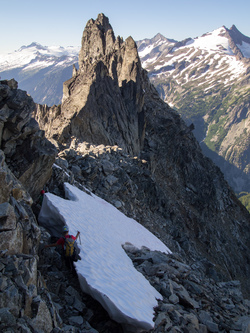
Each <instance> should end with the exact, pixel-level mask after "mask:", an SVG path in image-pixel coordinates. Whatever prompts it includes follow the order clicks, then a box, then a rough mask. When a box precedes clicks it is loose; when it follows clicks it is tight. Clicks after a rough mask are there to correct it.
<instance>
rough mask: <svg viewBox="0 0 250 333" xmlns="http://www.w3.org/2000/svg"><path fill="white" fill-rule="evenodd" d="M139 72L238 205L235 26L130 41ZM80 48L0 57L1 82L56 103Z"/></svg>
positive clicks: (244, 147) (248, 71)
mask: <svg viewBox="0 0 250 333" xmlns="http://www.w3.org/2000/svg"><path fill="white" fill-rule="evenodd" d="M137 46H138V52H139V56H140V58H141V61H142V66H143V67H144V68H145V69H146V70H147V71H148V73H149V78H150V81H151V82H152V83H153V84H154V85H155V87H156V89H157V91H158V93H159V94H160V96H161V98H162V99H163V100H164V101H165V102H166V103H168V104H169V105H170V106H171V107H173V108H174V109H175V110H177V111H178V112H179V113H180V114H181V115H182V117H183V119H184V120H185V121H186V123H187V124H188V125H190V124H192V123H193V124H194V135H195V136H196V138H197V140H198V141H199V142H200V145H201V147H202V150H203V152H204V154H205V155H206V156H208V157H210V158H211V159H212V160H213V161H214V162H215V164H217V165H218V166H219V167H220V169H221V170H222V172H223V173H224V175H225V178H226V180H227V181H228V182H229V184H230V185H231V186H232V188H233V189H234V191H235V192H236V193H237V194H238V195H239V196H241V200H242V202H244V204H245V205H246V206H247V205H249V202H248V199H247V198H248V196H249V195H248V196H247V193H248V192H250V139H249V137H250V134H249V132H250V123H249V122H250V120H249V119H250V116H249V113H250V59H249V58H250V38H249V37H246V36H244V35H243V34H242V33H241V32H239V31H238V30H237V28H236V27H235V26H232V27H231V29H227V28H226V27H224V26H223V27H221V28H219V29H217V30H214V31H212V32H210V33H206V34H204V35H203V36H201V37H197V38H194V39H192V38H187V39H185V40H183V41H180V42H179V41H176V40H172V39H168V38H165V37H164V36H162V35H161V34H157V35H156V36H155V37H154V38H152V39H144V40H141V41H138V42H137ZM79 50H80V47H68V48H63V47H56V46H52V47H47V46H42V45H40V44H38V43H32V44H30V45H29V46H22V47H21V48H20V49H19V50H18V51H15V52H14V53H11V54H8V55H1V56H0V75H1V77H2V78H3V79H11V78H13V77H14V78H15V79H16V80H17V81H18V82H19V87H20V88H21V89H23V90H26V91H27V92H28V93H29V94H30V95H31V96H32V97H33V98H34V101H35V102H37V103H40V104H47V105H50V106H51V105H53V104H56V105H58V104H60V103H61V100H62V95H63V89H62V87H63V82H64V81H66V80H67V79H69V78H70V77H71V74H72V65H74V64H77V62H78V53H79Z"/></svg>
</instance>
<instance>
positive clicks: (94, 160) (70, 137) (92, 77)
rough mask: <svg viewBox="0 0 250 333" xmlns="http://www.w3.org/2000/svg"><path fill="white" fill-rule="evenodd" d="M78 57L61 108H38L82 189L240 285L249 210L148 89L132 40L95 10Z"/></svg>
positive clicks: (172, 113)
mask: <svg viewBox="0 0 250 333" xmlns="http://www.w3.org/2000/svg"><path fill="white" fill-rule="evenodd" d="M93 41H95V43H94V42H93ZM87 55H88V56H87ZM79 59H80V62H79V71H77V72H75V74H74V76H73V77H72V79H70V80H68V81H66V82H65V84H64V102H63V103H62V105H61V106H59V107H58V108H46V107H43V106H38V107H37V109H36V112H35V117H36V119H37V121H38V123H39V125H40V127H41V128H42V129H44V130H45V132H46V136H47V138H49V139H51V140H54V141H53V142H55V143H56V144H57V145H58V149H59V150H60V153H59V156H61V157H63V160H65V159H66V160H67V163H68V164H69V168H72V170H74V172H76V175H77V177H79V179H77V180H78V181H79V182H80V183H81V182H83V183H90V184H91V188H92V190H93V191H94V192H96V193H97V194H100V195H101V196H102V197H104V198H105V199H106V198H107V199H108V201H111V202H116V201H120V202H121V205H120V209H123V210H124V212H125V214H129V216H133V217H135V219H136V220H138V221H140V222H141V223H142V224H144V225H145V226H146V227H148V228H149V229H150V230H151V231H152V232H155V231H156V230H157V231H158V236H159V238H160V239H161V240H163V241H165V242H166V244H167V245H169V244H168V243H167V239H169V238H173V239H174V240H175V241H176V242H177V243H178V246H179V248H180V251H183V252H185V253H186V256H189V258H190V259H191V258H199V257H200V256H204V257H205V258H207V259H208V260H209V261H210V262H212V263H213V264H214V265H215V270H217V271H218V272H219V274H222V276H224V277H227V278H230V279H231V278H235V277H236V276H237V277H238V278H239V279H241V281H242V283H243V284H244V285H247V283H246V281H245V277H247V276H248V275H249V264H248V257H249V245H248V244H249V234H250V233H249V214H248V212H247V211H246V210H245V209H244V207H243V206H242V205H241V204H240V203H239V202H238V200H237V199H236V197H235V195H234V194H233V192H232V191H231V189H230V188H229V186H228V184H227V183H226V182H225V180H224V178H223V175H222V173H221V172H220V170H219V169H218V168H216V167H215V165H214V164H213V163H212V162H211V161H210V160H209V159H207V158H205V157H204V156H203V154H202V152H201V149H200V148H199V145H198V142H197V141H196V140H195V138H194V136H193V134H192V130H193V127H192V126H190V127H187V126H186V125H185V123H184V121H183V120H182V119H181V118H180V116H179V115H178V114H177V113H176V112H175V111H174V110H172V109H171V108H170V107H169V106H168V105H167V104H165V103H164V102H163V101H162V100H161V99H160V97H159V95H158V94H157V92H156V90H155V88H154V87H153V86H152V84H150V82H149V79H148V77H147V74H146V72H145V71H144V70H143V69H142V68H141V64H140V59H139V57H138V53H137V48H136V44H135V43H134V41H133V40H132V38H131V37H129V38H128V39H127V40H126V41H122V39H121V38H120V37H117V38H115V37H114V33H113V30H112V28H111V26H110V24H109V21H108V19H107V18H106V17H105V16H104V15H103V14H100V15H99V16H98V18H97V19H96V20H95V21H94V20H90V21H89V22H88V23H87V25H86V28H85V30H84V32H83V38H82V49H81V51H80V56H79ZM114 146H118V148H117V152H116V153H115V152H114V151H112V149H111V148H110V147H114ZM89 147H91V149H90V150H89ZM95 147H99V148H100V149H101V151H103V152H98V151H97V152H95V150H96V148H95ZM106 147H107V148H106ZM65 148H66V149H65ZM99 148H98V149H99ZM76 152H77V153H76ZM93 152H94V154H95V155H96V157H94V156H89V154H91V155H92V154H93ZM64 154H65V155H64ZM115 155H116V157H115ZM74 164H75V165H74ZM102 164H106V166H108V165H109V167H106V168H105V166H104V167H103V166H102ZM135 164H137V165H136V166H135ZM107 168H108V169H107ZM107 170H108V171H107ZM131 198H133V203H138V205H136V206H135V205H134V204H132V202H131ZM133 206H135V207H133ZM132 207H133V208H132ZM149 217H150V218H149ZM177 243H176V245H177ZM232 244H233V245H232ZM238 251H240V253H241V254H240V255H238ZM236 263H237V265H236ZM246 288H248V287H247V286H246Z"/></svg>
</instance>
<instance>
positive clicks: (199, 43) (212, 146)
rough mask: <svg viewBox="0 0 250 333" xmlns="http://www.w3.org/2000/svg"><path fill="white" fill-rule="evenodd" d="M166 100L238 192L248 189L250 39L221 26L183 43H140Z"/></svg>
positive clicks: (156, 40)
mask: <svg viewBox="0 0 250 333" xmlns="http://www.w3.org/2000/svg"><path fill="white" fill-rule="evenodd" d="M137 45H138V52H139V55H140V57H141V61H142V65H143V67H144V68H145V69H147V71H148V72H149V77H150V80H151V82H152V83H153V84H154V85H155V86H156V88H157V90H158V92H159V93H160V95H161V97H162V99H163V100H164V101H165V102H167V103H168V104H169V105H170V106H172V107H174V108H175V109H176V110H178V112H179V113H180V114H181V115H182V117H183V118H184V119H185V120H186V122H187V123H188V124H190V123H192V122H193V123H194V125H195V135H196V138H197V139H198V140H199V141H200V142H202V145H203V147H204V152H205V153H206V154H207V155H208V156H209V157H211V158H212V159H213V160H214V161H215V162H216V163H217V164H218V165H219V166H220V168H221V169H222V170H223V172H224V174H225V175H226V178H227V180H228V181H229V183H230V185H231V186H232V187H233V188H234V190H235V191H237V192H241V191H243V190H244V191H248V192H249V191H250V179H249V170H250V155H249V150H250V146H249V144H250V143H249V141H250V140H249V136H250V133H249V131H250V120H249V118H250V97H249V96H250V38H249V37H247V36H244V35H243V34H242V33H241V32H239V31H238V30H237V28H236V27H235V26H232V27H231V29H227V28H226V27H225V26H222V27H221V28H219V29H216V30H214V31H212V32H210V33H206V34H204V35H202V36H201V37H197V38H194V39H192V38H188V39H185V40H184V41H182V42H177V41H173V40H168V39H167V38H165V37H163V36H162V35H160V34H158V35H156V36H155V37H154V38H152V39H151V40H149V39H145V40H142V41H139V42H137Z"/></svg>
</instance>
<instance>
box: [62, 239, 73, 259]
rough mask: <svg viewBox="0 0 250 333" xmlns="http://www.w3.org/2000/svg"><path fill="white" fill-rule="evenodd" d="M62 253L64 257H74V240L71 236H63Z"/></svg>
mask: <svg viewBox="0 0 250 333" xmlns="http://www.w3.org/2000/svg"><path fill="white" fill-rule="evenodd" d="M64 240H65V243H64V255H65V257H67V258H69V257H72V258H73V257H74V256H75V240H74V239H73V238H72V236H69V237H68V238H64Z"/></svg>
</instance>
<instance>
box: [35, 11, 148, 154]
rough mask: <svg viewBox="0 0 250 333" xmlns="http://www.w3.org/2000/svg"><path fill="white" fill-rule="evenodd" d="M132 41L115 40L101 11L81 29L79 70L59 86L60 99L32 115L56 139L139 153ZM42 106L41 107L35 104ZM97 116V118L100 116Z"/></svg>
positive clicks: (138, 90) (139, 96)
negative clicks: (51, 110) (48, 113)
mask: <svg viewBox="0 0 250 333" xmlns="http://www.w3.org/2000/svg"><path fill="white" fill-rule="evenodd" d="M141 76H142V70H141V63H140V60H139V57H138V53H137V49H136V44H135V42H134V41H133V39H132V38H131V37H129V38H128V39H127V40H126V41H125V42H123V40H122V39H121V38H119V37H117V39H115V37H114V33H113V30H112V28H111V26H110V24H109V21H108V18H106V17H105V16H104V15H103V14H100V15H99V16H98V18H97V20H95V21H94V20H90V21H89V22H88V23H87V25H86V28H85V30H84V32H83V37H82V48H81V51H80V54H79V71H77V72H76V71H75V75H74V76H73V77H72V79H70V80H68V81H66V82H65V83H64V87H63V92H64V95H63V103H62V106H61V108H60V109H57V110H56V111H55V114H54V115H52V118H51V117H50V118H49V120H48V122H49V124H47V121H45V118H43V120H42V119H41V118H40V119H39V117H40V116H39V112H37V116H36V117H37V119H38V120H39V123H40V124H41V125H42V127H43V128H44V129H45V130H46V133H47V136H49V137H53V138H54V139H56V140H57V141H58V143H59V144H64V143H66V144H68V143H70V141H71V139H72V138H73V137H77V138H78V139H79V140H82V141H89V142H91V143H95V144H101V143H103V144H111V145H114V144H117V145H119V146H120V147H122V148H123V149H125V150H127V151H128V152H130V153H133V154H138V153H139V151H140V148H141V145H142V142H143V136H144V126H145V123H144V115H143V111H142V106H143V98H144V97H143V81H142V78H141ZM40 108H41V107H40ZM100 115H101V117H100Z"/></svg>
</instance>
